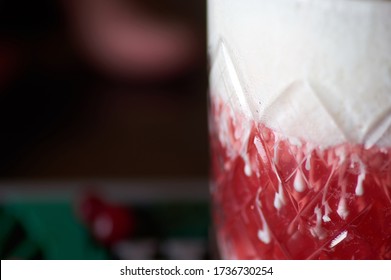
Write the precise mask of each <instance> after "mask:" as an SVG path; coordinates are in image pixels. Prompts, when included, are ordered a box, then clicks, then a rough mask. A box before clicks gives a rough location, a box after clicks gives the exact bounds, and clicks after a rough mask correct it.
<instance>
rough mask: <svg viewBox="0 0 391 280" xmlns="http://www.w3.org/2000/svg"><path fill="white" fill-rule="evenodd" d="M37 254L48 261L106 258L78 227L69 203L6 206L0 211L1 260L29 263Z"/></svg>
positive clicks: (15, 203)
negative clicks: (18, 260) (7, 259)
mask: <svg viewBox="0 0 391 280" xmlns="http://www.w3.org/2000/svg"><path fill="white" fill-rule="evenodd" d="M16 227H19V228H20V227H21V228H23V232H21V230H20V229H18V230H17V229H16ZM16 232H19V233H18V234H15V233H16ZM10 244H12V245H11V247H12V248H10ZM37 254H38V256H40V254H42V256H41V257H42V258H43V259H50V260H60V259H72V260H78V259H88V260H93V259H108V258H109V257H108V254H107V252H106V250H105V249H104V248H101V247H99V246H98V245H97V244H95V243H94V241H93V240H92V239H91V238H90V236H89V233H88V232H87V230H86V229H85V228H84V226H83V225H82V224H80V223H79V221H78V220H77V217H76V216H75V214H74V210H73V208H72V205H71V204H70V203H69V202H58V201H57V202H46V201H45V202H35V201H23V200H20V201H12V202H9V203H5V204H4V205H3V208H2V211H1V210H0V255H1V258H11V259H15V258H16V259H31V258H36V257H34V256H36V255H37Z"/></svg>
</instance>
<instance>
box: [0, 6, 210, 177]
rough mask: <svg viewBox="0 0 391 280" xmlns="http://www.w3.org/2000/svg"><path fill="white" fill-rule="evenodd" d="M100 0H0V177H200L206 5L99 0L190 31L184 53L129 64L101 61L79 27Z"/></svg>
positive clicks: (203, 163)
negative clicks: (153, 61)
mask: <svg viewBox="0 0 391 280" xmlns="http://www.w3.org/2000/svg"><path fill="white" fill-rule="evenodd" d="M78 2H79V3H81V2H85V3H84V6H85V7H84V8H82V7H79V6H83V5H81V4H71V3H78ZM98 2H102V0H95V1H90V0H81V1H76V0H75V1H65V0H64V1H51V0H37V1H27V0H26V1H22V0H12V1H11V0H9V1H5V0H2V1H1V2H0V3H1V4H0V176H1V178H4V179H29V180H30V179H39V180H40V179H55V180H63V179H80V178H134V177H138V178H145V177H148V178H150V177H156V178H162V177H165V178H167V177H169V178H172V177H173V178H177V177H203V178H206V176H207V171H208V170H207V166H208V164H207V128H206V123H207V122H206V88H207V86H206V80H207V79H206V66H205V65H206V56H205V51H204V45H205V3H204V1H197V0H194V1H176V0H164V1H124V0H104V1H103V2H108V3H115V5H118V6H119V5H120V7H121V8H118V10H121V11H122V12H123V13H125V14H126V9H127V7H128V6H129V3H131V4H134V5H137V7H138V8H137V9H139V10H140V11H142V13H143V14H145V15H146V16H148V17H149V18H151V19H152V20H154V21H156V23H157V24H160V25H161V26H163V27H164V26H165V25H168V24H170V23H172V22H174V23H175V24H176V25H178V26H182V27H186V29H187V32H188V35H189V36H188V37H190V36H191V38H192V40H193V41H192V42H191V49H190V47H188V46H183V47H182V49H185V52H188V54H187V56H186V59H183V57H185V56H183V55H182V56H181V55H180V54H178V59H172V58H171V59H170V57H169V55H167V59H166V60H165V61H164V59H163V62H165V63H163V64H162V63H161V64H159V63H156V65H154V64H153V63H149V62H146V63H145V66H143V65H142V64H143V62H142V61H141V62H140V61H137V62H136V63H134V65H132V61H131V59H129V62H128V64H129V67H128V68H126V67H123V66H121V65H118V66H117V65H115V63H114V65H110V64H105V62H104V59H102V60H103V62H102V61H99V56H98V55H96V54H95V53H94V51H91V45H92V47H93V43H91V45H89V43H88V42H89V41H91V42H94V41H93V38H92V39H91V40H86V39H85V37H88V36H89V35H86V34H87V33H83V32H81V31H82V30H83V28H84V27H83V25H93V24H94V23H88V22H87V21H88V19H87V18H88V15H89V14H90V13H94V12H93V10H94V6H95V5H97V3H98ZM83 9H84V10H83ZM131 9H132V8H131V7H130V8H129V10H131ZM79 10H82V11H80V12H79ZM83 13H84V14H83ZM96 13H97V14H98V13H99V11H98V12H96ZM78 14H80V15H78ZM96 17H97V18H98V19H99V17H102V18H104V17H106V15H104V14H102V15H99V14H98V15H97V16H96ZM129 17H132V14H131V13H129ZM140 17H141V16H140ZM79 18H85V19H86V20H85V22H84V21H83V20H79ZM116 18H117V17H116V16H115V15H113V16H112V18H111V19H110V18H109V19H108V20H106V21H107V22H109V21H110V20H112V21H113V20H114V21H115V19H116ZM91 21H93V20H91ZM102 22H105V20H102ZM142 24H143V23H142V22H141V23H140V32H143V26H142ZM99 27H100V26H97V27H92V28H96V29H97V30H98V31H94V32H97V33H99ZM101 29H103V28H101ZM145 32H148V30H146V31H145ZM91 33H93V32H91ZM83 34H84V38H83ZM124 34H125V35H126V34H129V40H128V41H131V42H132V36H133V35H132V30H129V32H128V33H126V32H123V34H120V35H121V36H124ZM120 35H118V36H120ZM98 36H99V34H98ZM113 36H115V35H113ZM91 37H93V35H91ZM113 38H114V37H113ZM122 39H123V38H122ZM186 39H187V37H185V36H184V37H183V39H182V38H179V39H178V41H179V42H181V40H182V41H184V40H186ZM107 40H110V38H109V39H107ZM156 41H157V42H158V40H156ZM86 42H87V43H86ZM133 43H134V44H143V42H138V41H137V38H135V40H134V42H133ZM131 44H132V43H131ZM186 47H187V48H188V49H186ZM97 48H98V47H97ZM141 48H143V46H141ZM156 50H159V45H158V44H157V46H156V48H155V50H150V54H147V56H148V55H151V56H153V53H154V51H155V52H156ZM110 51H111V50H110V49H107V50H106V52H107V56H109V57H110V56H112V57H115V55H116V53H115V49H114V50H113V52H112V53H111V54H110ZM98 54H99V53H98ZM131 55H132V54H129V56H131ZM189 57H190V58H189ZM180 59H183V60H186V61H180ZM178 60H179V61H178ZM171 64H172V65H173V66H172V65H171ZM107 65H109V66H107ZM140 65H141V67H140ZM178 65H179V66H178ZM171 66H172V67H171ZM121 67H122V68H121ZM138 68H139V69H141V70H140V71H138ZM156 69H158V70H156ZM172 69H174V70H172ZM155 70H156V71H155Z"/></svg>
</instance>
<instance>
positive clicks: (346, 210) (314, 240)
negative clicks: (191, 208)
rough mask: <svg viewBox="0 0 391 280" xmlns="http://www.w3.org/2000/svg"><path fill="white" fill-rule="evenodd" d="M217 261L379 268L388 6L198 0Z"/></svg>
mask: <svg viewBox="0 0 391 280" xmlns="http://www.w3.org/2000/svg"><path fill="white" fill-rule="evenodd" d="M208 4H209V6H208V8H209V16H208V20H209V22H208V24H209V37H208V47H209V49H208V50H209V54H210V62H211V63H210V64H211V69H210V108H209V120H210V124H209V127H210V143H211V163H212V180H211V192H212V198H213V207H214V208H213V213H214V219H215V224H216V230H217V234H218V243H219V248H220V250H221V253H222V257H224V258H229V259H391V52H390V50H391V33H390V32H389V30H391V16H390V15H391V2H390V1H370V0H368V1H350V0H345V1H337V0H325V1H317V0H308V1H302V0H243V1H236V0H225V1H219V0H208Z"/></svg>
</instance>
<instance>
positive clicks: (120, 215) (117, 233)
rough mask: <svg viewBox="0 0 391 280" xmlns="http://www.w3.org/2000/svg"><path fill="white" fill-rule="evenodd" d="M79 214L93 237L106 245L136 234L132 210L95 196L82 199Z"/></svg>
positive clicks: (89, 195)
mask: <svg viewBox="0 0 391 280" xmlns="http://www.w3.org/2000/svg"><path fill="white" fill-rule="evenodd" d="M79 213H80V216H81V218H82V220H83V221H84V223H85V224H86V225H87V226H88V227H89V229H90V230H91V233H92V235H93V236H94V237H95V238H96V239H97V240H98V241H99V242H101V243H103V244H105V245H111V244H114V243H116V242H118V241H121V240H123V239H126V238H128V237H129V236H131V235H132V233H133V232H134V228H135V219H134V215H133V214H132V211H131V209H128V208H126V207H124V206H122V205H116V204H113V203H109V202H107V201H104V200H103V199H101V198H100V197H99V196H97V195H95V194H87V195H85V196H84V197H83V198H82V200H81V202H80V204H79Z"/></svg>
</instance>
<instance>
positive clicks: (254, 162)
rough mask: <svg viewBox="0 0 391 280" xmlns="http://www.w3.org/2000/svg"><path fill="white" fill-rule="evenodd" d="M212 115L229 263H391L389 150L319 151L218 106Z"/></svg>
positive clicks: (216, 186) (218, 213)
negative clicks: (355, 261) (324, 261)
mask: <svg viewBox="0 0 391 280" xmlns="http://www.w3.org/2000/svg"><path fill="white" fill-rule="evenodd" d="M210 113H211V114H210V130H211V132H210V136H211V148H212V176H213V178H212V179H213V186H212V195H213V203H214V218H215V222H216V225H217V234H218V240H219V246H220V249H221V252H222V255H223V257H224V258H228V259H231V258H233V259H236V258H237V259H391V148H378V147H373V148H370V149H365V148H364V147H363V146H361V145H350V144H344V145H338V146H334V147H329V148H327V149H324V150H321V149H320V148H317V147H312V146H311V145H310V144H308V143H305V142H303V141H298V140H296V141H294V142H293V141H292V140H291V141H289V140H288V139H286V138H283V137H282V136H279V135H277V134H276V133H275V132H273V131H272V130H271V129H269V128H267V127H265V126H264V125H262V124H258V123H255V122H253V121H249V120H247V118H245V117H244V116H241V115H240V114H237V113H235V112H233V111H232V110H231V108H230V107H228V106H226V105H223V104H222V103H221V102H216V100H214V103H213V101H212V106H211V111H210ZM291 142H292V143H291Z"/></svg>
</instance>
